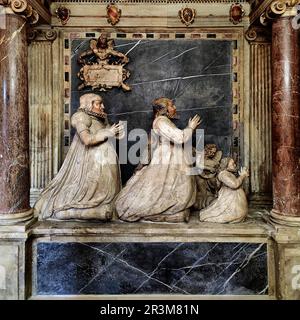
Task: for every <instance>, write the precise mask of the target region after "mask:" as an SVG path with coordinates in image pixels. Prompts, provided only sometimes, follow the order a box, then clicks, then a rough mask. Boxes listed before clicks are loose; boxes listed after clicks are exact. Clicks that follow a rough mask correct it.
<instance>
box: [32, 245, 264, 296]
mask: <svg viewBox="0 0 300 320" xmlns="http://www.w3.org/2000/svg"><path fill="white" fill-rule="evenodd" d="M34 268H35V270H34V273H35V274H36V288H35V290H34V291H35V293H34V294H38V295H66V294H69V295H84V294H192V295H195V294H198V295H199V294H200V295H261V294H268V272H267V245H266V244H264V243H218V242H217V243H205V242H204V243H62V242H61V243H60V242H51V243H50V242H48V243H47V242H40V243H37V247H36V265H35V266H34Z"/></svg>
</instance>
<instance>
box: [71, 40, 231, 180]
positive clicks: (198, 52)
mask: <svg viewBox="0 0 300 320" xmlns="http://www.w3.org/2000/svg"><path fill="white" fill-rule="evenodd" d="M89 40H90V39H74V40H72V42H71V50H72V66H71V67H72V77H71V82H72V85H71V108H72V113H74V112H75V111H76V110H77V108H78V107H79V97H80V96H81V95H82V94H84V93H88V92H91V90H90V89H85V90H82V91H78V90H77V87H78V85H79V84H80V83H81V81H80V80H79V79H78V78H77V73H78V71H79V68H80V66H79V65H78V63H77V58H78V55H79V54H80V53H82V52H83V51H84V50H87V49H88V48H89ZM232 46H233V44H232V42H231V41H225V40H188V39H185V40H142V41H139V40H124V39H115V49H116V50H118V51H121V52H123V53H125V54H126V53H127V52H128V51H129V53H128V57H129V59H130V63H129V64H128V65H127V66H126V68H127V69H128V70H130V72H131V76H130V78H129V79H128V80H127V81H126V83H127V84H129V85H130V86H131V87H132V91H131V92H123V91H122V89H119V88H115V89H112V90H110V91H107V92H99V93H100V95H101V96H102V97H103V98H104V103H105V106H106V112H107V113H108V114H109V121H110V122H111V123H113V122H117V121H119V120H122V121H127V122H128V130H131V129H133V128H143V129H145V130H147V131H150V129H151V124H152V120H153V116H152V104H151V103H152V101H153V100H154V99H156V98H158V97H162V96H165V97H168V98H171V99H174V100H175V104H176V106H177V110H178V114H179V115H180V119H179V120H176V124H177V126H178V127H179V128H182V129H183V128H184V127H185V126H186V125H187V122H188V119H189V118H190V117H191V116H193V115H195V114H197V113H198V114H200V116H201V118H202V119H203V121H202V124H201V128H202V129H204V130H205V143H215V144H217V146H218V147H219V148H220V149H221V150H222V151H223V153H224V155H229V154H230V151H231V145H232V76H233V74H232V68H231V61H232ZM73 134H74V132H72V135H73ZM133 143H134V142H129V143H128V148H130V146H131V145H132V144H133ZM121 170H122V180H123V183H125V182H126V181H127V180H128V179H129V177H130V176H131V175H132V172H133V170H134V166H132V165H130V164H128V165H122V166H121Z"/></svg>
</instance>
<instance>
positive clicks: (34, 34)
mask: <svg viewBox="0 0 300 320" xmlns="http://www.w3.org/2000/svg"><path fill="white" fill-rule="evenodd" d="M56 38H57V32H56V31H55V30H53V29H31V30H29V32H28V33H27V39H28V41H29V42H32V41H54V40H55V39H56Z"/></svg>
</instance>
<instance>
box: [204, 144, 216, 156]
mask: <svg viewBox="0 0 300 320" xmlns="http://www.w3.org/2000/svg"><path fill="white" fill-rule="evenodd" d="M217 151H218V149H217V146H216V145H215V144H207V145H206V146H205V147H204V153H205V157H207V158H213V157H214V156H215V155H216V153H217Z"/></svg>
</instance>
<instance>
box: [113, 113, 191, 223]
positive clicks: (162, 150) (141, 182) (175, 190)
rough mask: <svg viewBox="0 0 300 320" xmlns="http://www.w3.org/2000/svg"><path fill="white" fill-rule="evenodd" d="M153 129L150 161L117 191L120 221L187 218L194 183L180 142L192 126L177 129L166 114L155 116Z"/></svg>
mask: <svg viewBox="0 0 300 320" xmlns="http://www.w3.org/2000/svg"><path fill="white" fill-rule="evenodd" d="M153 129H154V134H155V135H157V136H158V137H157V138H158V139H156V140H158V143H157V145H156V147H155V149H154V151H153V154H152V158H151V161H150V163H149V164H148V165H147V166H144V167H143V168H142V169H141V170H139V171H137V172H136V173H135V174H134V175H133V176H132V177H131V179H130V180H129V181H128V182H127V184H126V186H125V188H124V189H123V190H122V191H121V192H120V194H119V195H118V197H117V200H116V210H117V213H118V216H119V218H120V219H121V220H124V221H139V220H148V221H167V222H181V221H187V220H188V218H189V208H190V207H191V206H192V205H193V204H194V202H195V196H196V184H195V179H194V176H191V175H189V170H190V164H189V161H188V157H187V156H186V155H185V152H184V149H183V146H182V144H183V143H184V142H186V141H188V140H189V139H190V138H191V137H192V133H193V130H192V129H191V128H186V129H184V130H180V129H178V128H177V127H176V126H175V124H174V123H173V122H172V121H171V120H170V119H169V118H167V117H166V116H159V117H157V118H156V119H155V120H154V122H153ZM170 142H171V143H170Z"/></svg>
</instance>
